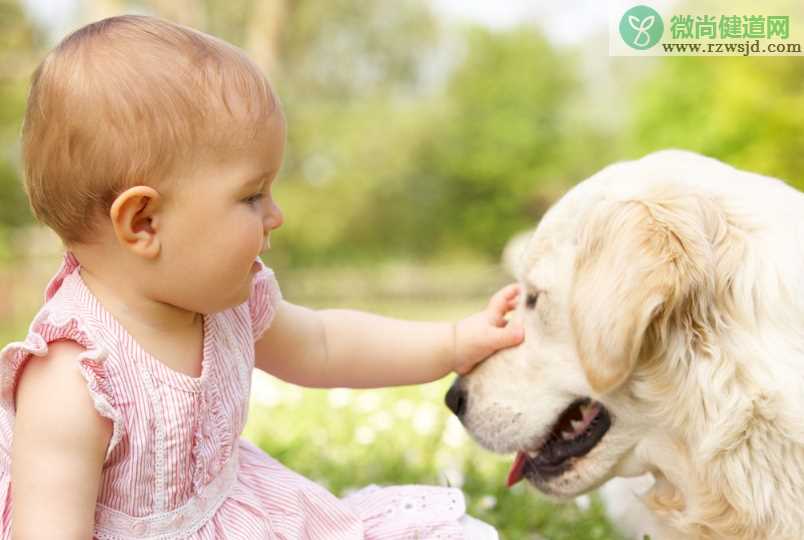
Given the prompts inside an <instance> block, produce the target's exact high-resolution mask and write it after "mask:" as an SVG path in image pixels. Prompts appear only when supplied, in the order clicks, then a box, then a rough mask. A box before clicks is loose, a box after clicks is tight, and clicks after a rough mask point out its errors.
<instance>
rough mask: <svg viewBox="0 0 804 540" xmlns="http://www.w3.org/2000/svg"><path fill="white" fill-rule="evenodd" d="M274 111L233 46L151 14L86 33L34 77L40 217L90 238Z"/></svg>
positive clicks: (31, 101) (30, 121) (28, 170)
mask: <svg viewBox="0 0 804 540" xmlns="http://www.w3.org/2000/svg"><path fill="white" fill-rule="evenodd" d="M276 107H278V101H277V99H276V98H275V97H274V95H273V93H272V91H271V88H270V85H269V84H268V82H267V81H266V79H265V76H264V75H263V74H262V72H261V71H260V69H259V68H258V67H257V66H256V65H255V64H254V63H253V62H252V61H251V60H250V59H249V58H248V57H247V56H246V55H245V53H244V52H243V51H241V50H240V49H238V48H237V47H235V46H233V45H230V44H228V43H226V42H225V41H223V40H220V39H217V38H215V37H213V36H210V35H207V34H204V33H202V32H198V31H196V30H193V29H190V28H187V27H184V26H181V25H178V24H174V23H171V22H168V21H165V20H162V19H157V18H154V17H146V16H136V15H125V16H120V17H112V18H108V19H103V20H101V21H98V22H95V23H92V24H89V25H87V26H84V27H82V28H80V29H78V30H77V31H75V32H74V33H72V34H70V35H69V36H67V37H66V38H65V39H64V40H63V41H62V42H61V43H59V45H58V46H56V48H55V49H53V50H52V51H51V52H50V53H49V54H48V55H47V56H46V57H45V59H44V60H43V61H42V63H41V64H40V65H39V66H38V68H37V69H36V71H35V72H34V74H33V77H32V86H31V90H30V94H29V96H28V107H27V110H26V113H25V119H24V122H23V128H22V153H23V163H24V172H25V184H24V185H25V192H26V194H27V195H28V199H29V201H30V204H31V208H32V209H33V212H34V215H35V216H36V218H37V219H38V220H39V221H41V222H42V223H44V224H45V225H47V226H49V227H51V228H52V229H53V230H54V231H55V232H56V233H57V234H58V235H59V236H60V237H61V239H62V241H63V242H65V243H66V244H68V245H69V244H71V243H84V242H91V241H92V240H93V232H94V230H95V226H96V225H97V219H98V218H99V217H100V216H103V215H105V216H106V217H108V215H109V209H110V208H111V205H112V203H113V202H114V199H115V198H116V197H117V195H118V194H120V193H121V192H122V191H124V190H125V189H127V188H129V187H132V186H135V185H140V184H142V185H149V186H152V187H164V188H165V189H169V188H170V187H171V186H172V184H173V182H172V181H171V180H172V177H173V176H175V173H177V172H178V171H180V170H181V169H182V167H183V166H184V165H186V164H189V163H191V162H192V159H194V158H197V157H198V156H199V151H203V150H206V149H210V148H220V147H224V148H228V147H230V146H228V145H234V144H238V143H239V142H242V141H243V140H244V137H250V136H252V135H253V133H255V132H256V130H258V129H260V127H261V126H262V125H264V123H265V121H266V120H267V118H268V117H269V116H270V115H271V114H272V113H273V111H274V110H275V108H276ZM235 120H237V121H235Z"/></svg>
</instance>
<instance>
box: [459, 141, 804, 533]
mask: <svg viewBox="0 0 804 540" xmlns="http://www.w3.org/2000/svg"><path fill="white" fill-rule="evenodd" d="M516 267H517V268H518V273H519V275H518V279H519V281H520V283H521V284H522V285H523V286H524V288H525V289H526V291H527V292H528V293H530V294H535V293H538V297H537V299H536V304H535V306H534V307H533V308H528V307H527V305H526V302H525V301H524V296H525V295H524V294H523V302H522V303H521V305H520V306H519V307H518V308H517V310H516V313H515V317H516V318H517V319H518V320H521V322H522V323H523V324H524V326H525V329H526V338H525V341H524V342H523V344H522V345H520V346H518V347H516V348H512V349H507V350H504V351H501V352H500V353H498V354H496V355H495V356H494V357H492V358H490V359H488V360H487V361H485V362H483V363H482V364H480V365H479V366H478V367H477V368H476V369H475V370H474V371H473V372H471V373H470V374H468V375H466V376H464V377H462V378H461V379H460V380H459V381H458V382H457V383H456V384H458V385H460V387H461V388H462V389H463V391H464V392H465V396H466V409H465V412H464V414H463V415H462V416H461V420H462V421H463V423H464V425H465V426H466V428H467V429H468V430H469V432H470V433H471V434H472V435H473V437H474V438H475V439H476V440H477V441H478V442H479V443H480V444H481V445H483V446H484V447H486V448H488V449H490V450H493V451H497V452H503V453H505V452H514V451H519V450H535V449H537V448H538V447H539V446H540V445H541V444H542V442H543V440H544V439H545V437H546V434H547V433H548V432H549V431H550V429H551V427H552V426H553V424H554V423H555V422H556V419H557V417H558V416H559V414H560V413H561V412H562V411H563V410H564V409H565V408H566V407H567V406H568V405H569V404H570V403H571V402H573V401H574V400H575V399H577V398H578V397H585V396H588V397H591V398H592V399H594V400H597V401H599V402H600V403H602V404H603V405H604V406H605V407H606V409H607V410H608V411H609V413H610V416H611V419H612V420H611V427H610V429H609V430H608V432H607V433H606V434H605V435H604V436H603V438H602V440H601V441H600V442H599V443H598V444H597V446H595V447H594V448H593V449H592V450H591V451H590V452H589V453H587V454H586V455H584V456H582V457H580V458H573V460H572V464H571V467H570V468H569V469H568V470H567V471H565V472H564V473H563V474H560V475H559V476H557V477H551V478H542V477H540V476H539V475H538V474H532V471H531V473H526V477H527V478H528V480H529V481H531V483H533V484H535V485H536V487H538V488H539V489H540V490H541V491H543V492H544V493H547V494H548V495H552V496H556V497H572V496H575V495H577V494H580V493H583V492H586V491H588V490H591V489H593V488H596V487H598V486H601V485H602V484H603V483H605V482H606V481H608V480H609V479H611V478H613V477H617V476H621V477H636V476H640V475H644V474H645V473H649V474H650V475H652V477H653V482H652V486H651V487H650V489H649V490H648V491H647V493H645V495H644V496H643V497H641V501H642V502H643V503H644V504H645V505H646V506H647V508H648V509H649V510H650V511H651V512H652V515H653V516H654V517H655V518H656V525H651V526H648V527H649V529H650V530H641V531H639V533H640V534H641V533H647V534H651V535H652V538H653V539H654V540H656V539H665V538H702V539H703V538H706V539H726V538H744V539H760V538H762V539H765V538H767V539H771V538H772V539H774V540H780V539H793V538H796V539H799V538H802V537H804V195H802V193H800V192H798V191H796V190H795V189H793V188H791V187H789V186H787V185H786V184H784V183H783V182H781V181H779V180H775V179H772V178H768V177H765V176H760V175H758V174H753V173H748V172H744V171H740V170H737V169H735V168H733V167H730V166H728V165H725V164H723V163H721V162H719V161H716V160H714V159H710V158H706V157H703V156H700V155H697V154H693V153H690V152H684V151H677V150H668V151H662V152H657V153H654V154H651V155H648V156H646V157H644V158H642V159H640V160H637V161H631V162H624V163H618V164H614V165H611V166H609V167H607V168H605V169H603V170H602V171H601V172H599V173H598V174H596V175H594V176H592V177H591V178H589V179H587V180H585V181H583V182H581V183H580V184H578V185H577V186H576V187H574V188H573V189H572V190H571V191H569V192H568V193H567V194H566V195H565V196H564V197H563V198H562V199H561V200H560V201H558V203H556V204H555V205H554V206H553V207H552V208H551V209H550V210H549V211H548V212H547V213H546V214H545V216H544V218H543V219H542V220H541V222H540V224H539V225H538V227H537V229H536V231H535V233H534V234H533V236H532V237H531V239H530V240H529V242H528V244H527V247H526V248H525V251H524V253H523V255H522V258H521V259H520V261H519V263H518V264H517V265H516Z"/></svg>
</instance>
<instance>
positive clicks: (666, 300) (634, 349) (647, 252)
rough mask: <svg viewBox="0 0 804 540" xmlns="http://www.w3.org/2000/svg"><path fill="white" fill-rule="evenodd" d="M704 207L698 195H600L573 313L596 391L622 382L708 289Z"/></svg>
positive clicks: (582, 248)
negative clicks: (622, 198)
mask: <svg viewBox="0 0 804 540" xmlns="http://www.w3.org/2000/svg"><path fill="white" fill-rule="evenodd" d="M702 209H703V206H702V204H701V201H700V200H698V199H697V198H694V197H667V196H665V197H659V196H657V197H655V198H652V199H639V200H626V201H602V202H600V203H598V204H597V205H596V206H595V207H593V208H592V209H591V211H590V214H589V218H588V219H586V220H584V221H585V222H584V224H583V225H582V227H581V229H580V233H579V237H578V252H577V257H576V260H575V273H574V278H573V284H572V299H571V313H570V317H571V323H572V329H573V332H574V335H575V340H576V346H577V352H578V355H579V356H580V361H581V365H582V366H583V369H584V372H585V373H586V377H587V380H588V381H589V384H590V385H591V387H592V389H593V390H595V391H596V392H598V393H601V394H603V393H606V392H611V391H613V390H615V389H617V388H618V387H619V386H620V385H622V383H624V382H625V381H626V380H627V379H628V377H629V376H630V374H631V372H632V371H633V370H634V367H635V366H636V364H637V359H638V358H639V356H640V353H641V352H643V347H645V346H646V345H647V342H649V341H650V340H651V338H652V339H653V340H654V341H656V340H662V339H665V338H666V336H667V333H668V331H669V328H668V325H669V324H671V322H672V320H673V319H672V316H673V315H674V313H675V314H678V313H679V311H683V310H684V309H688V308H689V307H690V306H689V305H687V304H688V302H689V301H690V299H691V298H692V297H697V295H700V294H706V293H704V289H707V288H710V285H711V283H710V284H707V280H711V279H712V278H711V274H712V273H711V272H709V271H708V270H707V267H708V266H710V265H711V263H710V262H709V261H711V248H710V247H709V241H708V240H707V229H709V228H711V227H709V226H708V225H709V224H708V223H707V222H706V219H705V218H704V216H703V213H702ZM693 302H697V300H693ZM682 317H683V316H682Z"/></svg>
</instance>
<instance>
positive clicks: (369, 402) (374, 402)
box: [356, 392, 380, 412]
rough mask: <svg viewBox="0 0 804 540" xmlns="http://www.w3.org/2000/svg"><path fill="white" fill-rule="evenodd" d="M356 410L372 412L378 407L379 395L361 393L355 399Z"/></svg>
mask: <svg viewBox="0 0 804 540" xmlns="http://www.w3.org/2000/svg"><path fill="white" fill-rule="evenodd" d="M356 401H357V406H356V408H357V410H358V411H360V412H372V411H375V410H377V407H379V406H380V395H379V394H378V393H377V392H363V393H361V394H360V395H359V396H358V398H357V400H356Z"/></svg>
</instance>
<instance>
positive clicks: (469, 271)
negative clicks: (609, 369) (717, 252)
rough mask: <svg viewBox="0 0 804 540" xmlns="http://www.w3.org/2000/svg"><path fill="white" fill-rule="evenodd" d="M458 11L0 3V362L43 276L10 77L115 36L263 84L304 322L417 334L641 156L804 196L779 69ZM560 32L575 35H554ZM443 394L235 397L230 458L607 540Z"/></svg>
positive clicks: (539, 529)
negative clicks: (524, 472) (126, 24)
mask: <svg viewBox="0 0 804 540" xmlns="http://www.w3.org/2000/svg"><path fill="white" fill-rule="evenodd" d="M465 4H466V6H465V8H466V10H467V11H468V10H469V7H470V5H474V6H475V7H478V5H479V4H485V7H484V8H483V9H482V10H481V11H480V12H478V13H476V15H475V16H474V17H466V16H462V14H461V13H460V12H461V9H464V8H462V7H460V6H462V5H463V4H461V3H458V2H450V1H449V0H439V1H437V2H436V1H434V2H426V1H424V0H395V1H392V0H372V1H370V2H360V1H357V0H331V1H328V2H313V1H311V0H296V1H290V0H272V1H270V2H268V1H257V0H227V1H225V2H224V1H222V0H171V1H157V0H152V1H146V0H142V1H131V2H124V1H114V0H96V1H93V0H74V1H71V0H60V1H50V2H47V1H44V0H40V1H36V2H35V1H33V0H30V1H27V0H26V2H21V1H13V0H0V25H2V28H1V29H0V40H1V42H0V340H1V341H0V343H3V344H5V343H7V342H8V341H11V340H16V339H22V337H23V336H24V334H25V331H26V328H27V325H28V324H29V321H30V319H31V317H32V315H33V314H34V313H35V312H36V310H37V309H38V307H39V306H40V305H41V296H42V292H43V289H44V285H45V284H46V282H47V279H48V278H49V277H50V276H51V275H52V274H53V272H55V270H56V268H57V267H58V264H59V261H60V244H59V241H58V240H57V238H55V236H54V235H52V234H51V233H50V232H49V231H47V230H45V229H43V228H41V227H39V226H37V225H36V224H35V223H34V221H33V219H32V217H31V213H30V211H29V210H28V206H27V201H26V199H25V196H24V194H23V191H22V189H21V181H20V178H19V171H20V163H19V143H18V134H19V130H20V123H21V118H22V114H23V110H24V105H25V97H26V92H27V89H28V82H29V77H30V74H31V72H32V71H33V69H34V68H35V66H36V64H37V63H38V62H39V61H40V60H41V58H42V57H43V55H44V53H45V51H46V50H47V49H48V48H50V47H52V46H53V45H54V44H55V42H56V41H58V40H59V39H61V38H62V37H64V35H66V34H67V33H68V32H70V31H71V30H73V29H75V28H77V27H78V26H81V25H83V24H85V23H87V22H89V21H92V20H96V19H99V18H102V17H106V16H110V15H115V14H120V13H126V12H136V13H148V14H155V15H161V16H163V17H166V18H169V19H172V20H175V21H177V22H181V23H185V24H188V25H191V26H194V27H196V28H199V29H202V30H205V31H207V32H209V33H212V34H215V35H217V36H220V37H222V38H224V39H227V40H228V41H230V42H232V43H234V44H236V45H238V46H240V47H242V48H243V49H245V50H246V51H247V52H248V53H249V54H250V55H251V56H252V58H254V59H255V60H256V61H257V62H258V63H259V64H260V65H261V66H262V67H263V69H264V70H265V72H266V73H267V74H268V76H269V78H270V79H271V81H272V82H273V84H274V86H275V88H276V90H277V91H278V93H279V94H280V96H281V99H282V102H283V104H284V107H285V111H286V116H287V118H288V143H289V144H288V148H287V153H286V160H285V164H284V168H283V170H282V171H281V174H280V177H279V182H278V183H277V185H276V188H275V196H276V199H277V201H278V203H279V204H280V206H281V207H282V208H283V211H284V214H285V224H284V226H283V227H282V228H281V229H280V230H279V231H277V232H276V233H274V235H272V244H273V247H272V250H271V252H270V253H269V255H268V256H267V257H266V259H265V260H266V263H267V264H268V265H269V266H272V267H273V268H274V269H275V270H276V272H277V275H278V277H279V281H280V283H281V285H282V287H283V291H284V294H285V296H286V297H287V298H288V299H289V300H290V301H293V302H296V303H301V304H305V305H309V306H311V307H352V308H357V309H366V310H371V311H375V312H378V313H382V314H386V315H390V316H396V317H405V318H413V319H423V320H426V319H440V318H457V317H460V316H462V315H465V314H468V313H469V312H471V311H473V310H476V309H479V308H481V307H482V306H483V305H484V304H485V302H486V299H487V297H488V295H489V294H490V293H491V292H493V291H494V290H495V289H496V287H498V286H500V285H502V284H503V283H505V282H506V281H508V280H509V279H510V277H509V276H507V275H506V273H505V270H504V269H503V268H502V267H501V265H500V262H499V261H500V256H501V252H502V249H503V247H504V246H505V244H506V243H507V242H508V241H509V239H510V238H511V237H512V236H513V235H514V234H516V233H518V232H520V231H522V230H526V229H529V228H532V227H533V226H534V225H535V224H536V223H537V222H538V220H539V218H540V216H541V215H542V213H543V212H544V211H545V209H546V208H547V207H549V205H550V204H552V203H553V202H554V201H555V200H556V199H557V198H558V197H560V195H561V194H562V193H563V192H564V191H565V190H566V189H567V188H569V187H570V186H572V185H573V184H574V183H576V182H578V181H580V180H582V179H583V178H585V177H587V176H589V175H591V174H593V173H594V172H596V171H597V170H598V169H600V168H601V167H603V166H604V165H606V164H608V163H610V162H612V161H617V160H622V159H630V158H636V157H639V156H641V155H643V154H645V153H647V152H650V151H652V150H656V149H660V148H666V147H678V148H687V149H691V150H697V151H700V152H703V153H705V154H708V155H710V156H713V157H717V158H720V159H722V160H725V161H727V162H729V163H731V164H733V165H735V166H738V167H742V168H747V169H751V170H754V171H757V172H760V173H764V174H769V175H773V176H777V177H780V178H782V179H784V180H786V181H788V182H790V183H792V184H793V185H795V186H797V187H799V188H802V187H804V64H802V62H801V59H800V58H796V57H780V58H762V57H747V58H745V57H737V58H714V57H687V58H640V57H633V58H612V57H609V56H608V34H607V32H608V30H607V19H606V17H607V13H606V10H605V2H594V1H591V0H583V1H579V2H575V3H565V4H567V5H566V6H564V7H557V4H558V3H548V2H544V3H539V2H515V1H512V2H510V3H508V4H507V3H506V2H495V3H489V2H485V3H484V2H466V3H465ZM492 4H494V5H493V6H492ZM550 4H556V5H552V6H551V5H550ZM456 5H459V7H458V8H457V9H456V7H455V6H456ZM490 6H491V7H490ZM514 8H517V9H518V10H519V11H517V9H514ZM495 9H497V10H499V11H500V13H503V12H504V11H505V10H508V12H511V10H514V11H513V12H514V15H513V16H511V15H510V13H508V16H507V17H503V16H497V15H500V13H497V14H496V15H495V12H494V10H495ZM796 9H798V13H797V12H796V11H795V9H791V10H789V11H790V12H791V18H793V17H795V15H796V14H798V15H799V16H800V17H799V20H800V19H801V18H802V17H804V14H801V13H800V12H801V8H800V7H799V8H796ZM484 17H486V18H485V19H484ZM567 20H575V21H576V22H579V23H583V24H576V25H575V26H574V27H572V28H573V32H571V34H572V35H569V34H568V33H567V32H563V33H562V28H564V29H566V28H567V27H568V26H567V25H566V21H567ZM562 21H564V24H563V26H562V24H561V22H562ZM378 361H382V359H378ZM449 383H450V381H449V380H447V379H445V380H442V381H438V382H435V383H432V384H428V385H422V386H420V387H408V388H394V389H384V390H361V391H356V390H351V391H350V390H346V389H338V390H330V391H324V390H313V389H303V388H298V387H293V386H291V385H288V384H285V383H283V382H281V381H277V380H275V379H272V378H270V377H268V376H265V375H264V374H256V375H255V383H254V395H253V404H252V411H251V415H250V421H249V425H248V428H247V432H246V436H247V437H249V438H250V439H252V440H254V441H255V442H256V443H257V444H259V445H260V446H261V447H262V448H264V449H265V450H266V451H267V452H269V453H271V454H272V455H274V456H276V457H277V458H278V459H280V460H281V461H282V462H284V463H285V464H286V465H288V466H289V467H291V468H293V469H295V470H297V471H299V472H301V473H303V474H305V475H307V476H309V477H311V478H313V479H315V480H316V481H318V482H320V483H322V484H324V485H326V486H327V487H329V488H330V489H331V490H333V491H334V492H335V493H337V494H343V493H346V492H347V491H348V490H350V489H353V488H356V487H359V486H362V485H365V484H368V483H380V484H383V483H410V482H416V483H430V484H441V485H446V484H450V485H457V486H460V487H462V488H463V489H464V491H465V492H466V494H467V500H468V502H469V507H470V511H471V513H473V514H474V515H476V516H477V517H479V518H481V519H484V520H486V521H489V522H491V523H493V524H494V525H495V526H497V527H498V528H499V529H500V531H501V532H502V536H503V537H504V538H515V539H516V538H537V537H538V536H539V535H540V536H542V537H544V538H550V539H587V538H589V539H593V538H595V539H613V538H617V535H616V533H615V532H614V531H613V529H612V527H611V525H610V524H608V523H607V522H606V521H605V519H604V518H603V516H602V510H601V506H600V504H599V501H598V499H597V497H596V496H592V497H582V498H579V499H578V500H576V501H572V502H568V503H562V504H557V503H553V502H550V501H547V500H545V499H544V498H543V497H541V496H540V495H539V494H537V493H536V492H535V491H534V490H532V489H530V488H528V487H526V486H525V485H523V484H520V485H518V486H515V487H514V488H513V489H511V490H508V489H506V488H505V487H504V481H505V477H506V473H507V469H508V467H509V466H510V463H511V456H508V457H506V456H495V455H492V454H490V453H488V452H485V451H483V450H481V449H479V448H478V447H477V446H476V445H475V444H474V443H473V442H472V441H471V440H469V439H468V437H467V436H466V434H465V433H464V432H463V430H462V428H461V426H460V424H459V423H458V422H457V421H456V420H455V419H454V418H452V417H451V416H450V415H448V414H447V410H446V408H445V407H444V406H443V395H444V393H445V392H446V389H447V388H448V386H449Z"/></svg>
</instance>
